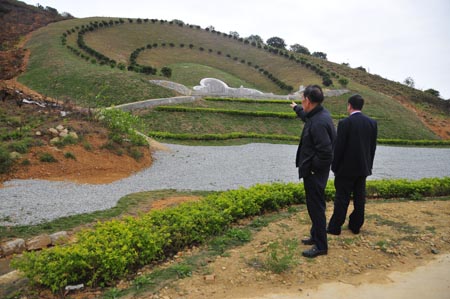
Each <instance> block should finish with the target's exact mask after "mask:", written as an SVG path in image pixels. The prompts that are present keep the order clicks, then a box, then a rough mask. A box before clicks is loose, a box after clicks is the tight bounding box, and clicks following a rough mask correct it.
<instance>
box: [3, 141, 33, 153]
mask: <svg viewBox="0 0 450 299" xmlns="http://www.w3.org/2000/svg"><path fill="white" fill-rule="evenodd" d="M32 143H33V140H32V139H31V138H24V139H22V140H19V141H14V142H12V143H10V144H8V149H9V150H10V151H11V152H18V153H21V154H26V153H27V152H28V149H29V148H30V147H31V145H32Z"/></svg>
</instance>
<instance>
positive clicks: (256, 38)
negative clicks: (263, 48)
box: [247, 34, 264, 45]
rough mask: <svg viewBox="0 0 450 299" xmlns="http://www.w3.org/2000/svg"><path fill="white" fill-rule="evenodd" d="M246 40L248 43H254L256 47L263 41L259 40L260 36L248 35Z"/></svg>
mask: <svg viewBox="0 0 450 299" xmlns="http://www.w3.org/2000/svg"><path fill="white" fill-rule="evenodd" d="M247 40H248V41H249V42H250V43H253V42H254V43H255V45H258V44H264V41H263V39H262V38H261V36H259V35H253V34H252V35H250V36H249V37H247Z"/></svg>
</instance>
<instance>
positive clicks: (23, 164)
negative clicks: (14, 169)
mask: <svg viewBox="0 0 450 299" xmlns="http://www.w3.org/2000/svg"><path fill="white" fill-rule="evenodd" d="M20 164H21V165H22V166H30V165H31V162H30V160H28V159H25V160H22V162H20Z"/></svg>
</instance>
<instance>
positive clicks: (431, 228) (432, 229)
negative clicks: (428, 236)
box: [425, 226, 436, 234]
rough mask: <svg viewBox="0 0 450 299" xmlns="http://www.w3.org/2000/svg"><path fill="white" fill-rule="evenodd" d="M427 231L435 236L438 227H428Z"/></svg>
mask: <svg viewBox="0 0 450 299" xmlns="http://www.w3.org/2000/svg"><path fill="white" fill-rule="evenodd" d="M425 230H427V231H429V232H431V233H433V234H435V233H436V227H434V226H426V227H425Z"/></svg>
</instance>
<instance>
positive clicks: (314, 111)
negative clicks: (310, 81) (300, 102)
mask: <svg viewBox="0 0 450 299" xmlns="http://www.w3.org/2000/svg"><path fill="white" fill-rule="evenodd" d="M322 110H323V106H322V105H320V104H319V105H317V106H316V107H314V109H313V110H311V111H309V112H308V113H307V114H306V118H311V117H313V116H314V115H316V114H317V113H319V112H320V111H322Z"/></svg>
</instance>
